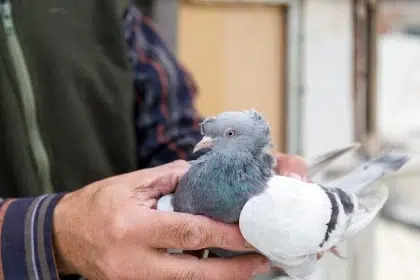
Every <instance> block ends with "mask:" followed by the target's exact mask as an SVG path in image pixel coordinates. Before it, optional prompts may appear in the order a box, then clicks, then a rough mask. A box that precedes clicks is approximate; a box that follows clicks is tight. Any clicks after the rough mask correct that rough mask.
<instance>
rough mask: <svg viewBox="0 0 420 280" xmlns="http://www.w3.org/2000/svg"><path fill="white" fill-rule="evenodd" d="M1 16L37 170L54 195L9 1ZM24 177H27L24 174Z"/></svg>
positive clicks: (0, 4) (0, 6)
mask: <svg viewBox="0 0 420 280" xmlns="http://www.w3.org/2000/svg"><path fill="white" fill-rule="evenodd" d="M0 16H1V18H2V22H3V28H4V30H5V33H6V42H7V46H8V49H9V54H10V56H11V59H12V62H13V66H14V68H15V71H16V77H17V80H18V85H19V94H20V99H21V102H22V106H23V113H24V117H25V122H26V129H27V133H28V137H29V144H30V147H31V151H32V154H33V158H34V161H35V165H36V169H37V171H38V175H39V177H40V180H41V184H42V189H43V192H44V193H52V192H53V187H52V182H51V171H50V163H49V160H48V155H47V151H46V149H45V145H44V143H43V141H42V138H41V134H40V131H39V126H38V121H37V113H36V105H35V95H34V91H33V87H32V83H31V79H30V76H29V71H28V67H27V65H26V62H25V58H24V54H23V51H22V47H21V45H20V42H19V38H18V36H17V33H16V30H15V27H14V23H13V18H12V4H11V3H10V1H9V0H0ZM22 176H25V175H23V174H22Z"/></svg>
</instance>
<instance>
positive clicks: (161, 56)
mask: <svg viewBox="0 0 420 280" xmlns="http://www.w3.org/2000/svg"><path fill="white" fill-rule="evenodd" d="M123 28H124V34H125V39H126V42H127V46H128V58H129V61H130V64H131V67H132V69H133V73H134V90H135V96H136V100H135V116H134V117H135V123H136V130H137V131H136V132H137V144H138V146H137V147H138V158H139V166H138V167H139V168H145V167H151V166H156V165H160V164H163V163H167V162H170V161H173V160H176V159H185V160H192V159H195V156H194V155H193V153H192V150H193V147H194V146H195V144H196V143H197V142H198V141H199V140H200V139H201V137H202V136H201V134H200V130H199V126H198V123H199V122H200V121H201V119H200V117H199V116H198V114H197V112H196V110H195V108H194V98H195V96H196V91H197V90H196V85H195V83H194V81H193V79H192V77H191V75H190V74H189V73H188V71H187V70H186V69H185V68H184V67H183V66H182V65H181V63H180V62H179V61H177V59H176V58H175V56H174V55H173V54H172V53H171V51H170V50H169V49H168V48H167V46H166V44H165V42H164V41H163V40H162V38H161V37H160V36H159V34H158V32H157V31H156V28H155V27H154V25H153V23H152V22H151V20H150V19H149V18H147V17H145V16H143V14H142V13H141V12H140V11H139V10H138V9H137V8H136V7H135V6H134V5H130V6H129V7H128V9H127V10H126V12H125V14H124V21H123Z"/></svg>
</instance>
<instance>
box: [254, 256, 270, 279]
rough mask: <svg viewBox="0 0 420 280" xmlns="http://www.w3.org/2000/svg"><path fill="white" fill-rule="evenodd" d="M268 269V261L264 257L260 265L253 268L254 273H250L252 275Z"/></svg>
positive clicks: (265, 271)
mask: <svg viewBox="0 0 420 280" xmlns="http://www.w3.org/2000/svg"><path fill="white" fill-rule="evenodd" d="M269 271H270V263H269V262H268V260H267V259H266V260H264V261H263V262H262V263H261V265H260V266H259V267H258V268H257V269H255V270H254V273H253V274H252V276H255V275H258V274H263V273H267V272H269Z"/></svg>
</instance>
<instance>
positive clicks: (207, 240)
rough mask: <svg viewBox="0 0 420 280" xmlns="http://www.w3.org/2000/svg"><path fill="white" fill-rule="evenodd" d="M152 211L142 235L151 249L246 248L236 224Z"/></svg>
mask: <svg viewBox="0 0 420 280" xmlns="http://www.w3.org/2000/svg"><path fill="white" fill-rule="evenodd" d="M150 211H153V213H152V214H151V215H150V217H148V219H150V220H151V221H153V223H150V225H148V227H147V229H146V232H147V234H146V235H145V236H144V238H146V239H145V240H146V241H147V243H148V244H149V245H150V246H151V247H154V248H177V249H183V250H200V249H204V248H209V247H216V248H224V249H229V250H237V251H249V250H252V248H250V247H249V245H247V243H246V241H245V239H244V238H243V236H242V235H241V233H240V231H239V226H238V225H237V224H225V223H222V222H218V221H215V220H212V219H210V218H207V217H204V216H198V215H190V214H185V213H172V212H164V211H155V210H150Z"/></svg>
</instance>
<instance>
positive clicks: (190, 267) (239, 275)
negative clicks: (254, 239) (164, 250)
mask: <svg viewBox="0 0 420 280" xmlns="http://www.w3.org/2000/svg"><path fill="white" fill-rule="evenodd" d="M164 262H165V266H166V269H162V273H164V274H165V276H164V278H165V279H191V280H195V279H197V280H204V279H205V280H225V279H226V280H231V279H244V280H245V279H246V280H248V279H250V278H252V276H255V275H258V274H262V273H266V272H268V271H269V269H270V266H269V263H268V260H267V259H266V258H265V257H263V256H261V255H257V254H252V255H246V256H240V257H234V258H229V259H216V258H213V259H201V260H185V259H179V258H176V257H171V258H166V259H165V260H164ZM162 263H163V261H162Z"/></svg>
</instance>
